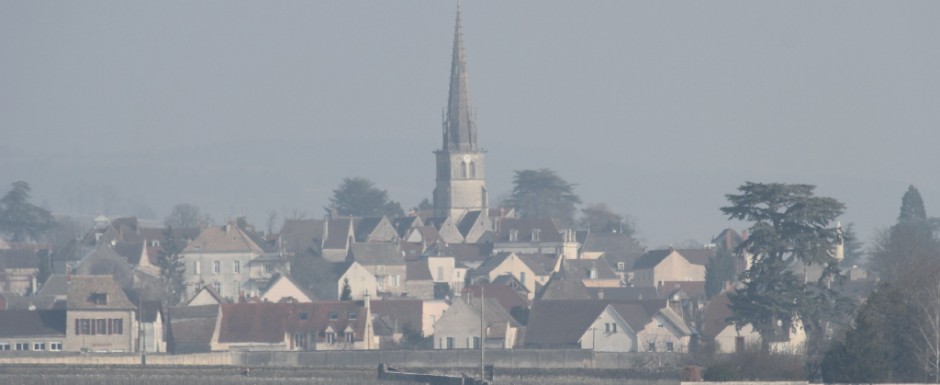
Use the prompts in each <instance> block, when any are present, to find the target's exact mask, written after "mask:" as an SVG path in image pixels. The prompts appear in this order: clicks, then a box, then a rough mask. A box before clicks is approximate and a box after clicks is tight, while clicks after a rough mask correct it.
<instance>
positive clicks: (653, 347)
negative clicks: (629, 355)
mask: <svg viewBox="0 0 940 385" xmlns="http://www.w3.org/2000/svg"><path fill="white" fill-rule="evenodd" d="M646 351H648V352H655V351H656V343H655V342H650V343H649V344H647V345H646Z"/></svg>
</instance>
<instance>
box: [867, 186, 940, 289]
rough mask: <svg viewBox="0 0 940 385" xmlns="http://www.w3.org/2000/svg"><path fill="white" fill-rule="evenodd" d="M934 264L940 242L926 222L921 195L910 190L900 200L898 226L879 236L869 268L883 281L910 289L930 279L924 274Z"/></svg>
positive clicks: (939, 256)
mask: <svg viewBox="0 0 940 385" xmlns="http://www.w3.org/2000/svg"><path fill="white" fill-rule="evenodd" d="M937 264H940V241H938V239H937V237H936V234H935V232H934V229H933V225H932V224H931V223H930V221H929V220H928V219H927V212H926V210H925V209H924V201H923V199H922V198H921V196H920V193H919V192H918V191H917V188H915V187H914V186H910V187H909V188H908V189H907V192H905V193H904V197H903V198H902V199H901V210H900V215H898V222H897V223H896V224H894V226H891V227H890V228H889V229H887V230H885V231H883V232H882V233H881V234H879V236H878V239H877V240H876V242H875V245H874V248H873V250H872V255H871V261H869V267H870V268H871V269H872V270H873V271H875V272H877V273H878V274H879V275H880V276H881V279H883V280H887V281H891V282H895V283H896V284H898V285H901V286H902V288H903V287H910V288H913V287H917V286H919V285H921V284H925V283H926V282H924V281H923V280H929V279H930V278H931V277H929V276H928V275H925V274H924V273H925V272H927V269H928V268H931V267H932V266H934V265H937ZM906 285H907V286H906Z"/></svg>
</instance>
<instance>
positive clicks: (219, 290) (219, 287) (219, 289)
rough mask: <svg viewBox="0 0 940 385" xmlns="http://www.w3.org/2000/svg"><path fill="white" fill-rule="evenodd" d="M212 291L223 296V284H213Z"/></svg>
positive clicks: (216, 282)
mask: <svg viewBox="0 0 940 385" xmlns="http://www.w3.org/2000/svg"><path fill="white" fill-rule="evenodd" d="M212 289H213V290H215V293H216V294H218V295H220V296H221V295H222V282H219V281H215V282H212Z"/></svg>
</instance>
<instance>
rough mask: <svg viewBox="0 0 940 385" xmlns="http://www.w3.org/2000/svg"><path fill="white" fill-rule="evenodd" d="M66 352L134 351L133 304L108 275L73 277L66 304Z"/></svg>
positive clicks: (135, 333) (63, 348)
mask: <svg viewBox="0 0 940 385" xmlns="http://www.w3.org/2000/svg"><path fill="white" fill-rule="evenodd" d="M66 309H67V312H66V335H65V342H64V344H63V347H62V350H64V351H68V352H103V353H118V352H123V353H127V352H134V351H136V346H137V327H136V326H137V325H136V324H135V321H136V317H135V313H136V312H135V306H134V305H133V304H132V303H131V302H130V300H129V299H128V298H127V296H126V295H124V292H123V291H122V290H121V288H120V286H118V284H117V283H116V282H115V281H114V279H113V278H112V277H111V276H109V275H92V276H73V277H71V281H70V282H69V291H68V300H67V304H66Z"/></svg>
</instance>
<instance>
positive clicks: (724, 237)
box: [712, 228, 744, 250]
mask: <svg viewBox="0 0 940 385" xmlns="http://www.w3.org/2000/svg"><path fill="white" fill-rule="evenodd" d="M741 242H744V237H742V236H741V234H738V232H737V231H734V229H732V228H727V229H724V230H721V232H720V233H718V235H716V236H715V238H714V239H712V243H714V244H716V245H718V246H719V247H723V248H724V249H725V250H734V249H735V248H736V247H738V245H740V244H741Z"/></svg>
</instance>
